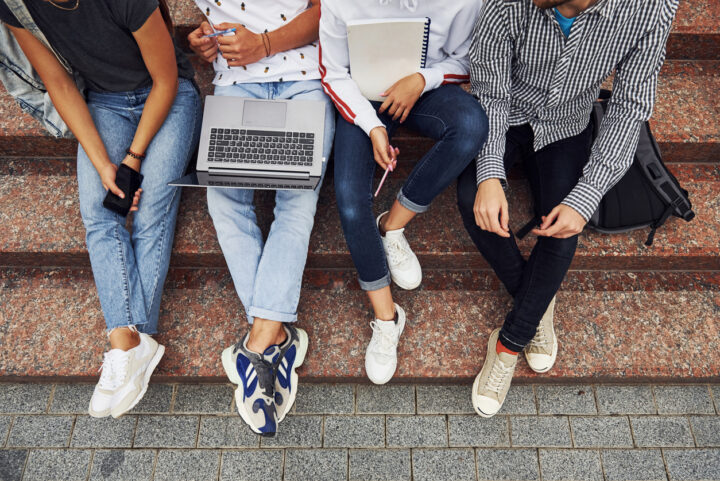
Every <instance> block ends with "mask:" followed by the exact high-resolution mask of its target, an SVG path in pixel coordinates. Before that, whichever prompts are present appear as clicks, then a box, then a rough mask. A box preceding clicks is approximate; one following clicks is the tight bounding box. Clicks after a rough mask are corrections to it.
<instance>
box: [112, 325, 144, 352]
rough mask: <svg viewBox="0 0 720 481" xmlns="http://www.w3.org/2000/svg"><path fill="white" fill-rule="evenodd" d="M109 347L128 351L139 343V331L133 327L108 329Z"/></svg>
mask: <svg viewBox="0 0 720 481" xmlns="http://www.w3.org/2000/svg"><path fill="white" fill-rule="evenodd" d="M108 337H109V338H110V349H120V350H121V351H129V350H130V349H132V348H134V347H137V346H138V345H139V344H140V333H138V331H137V329H135V328H134V327H132V328H131V327H117V328H115V329H113V330H112V331H110V335H109V336H108Z"/></svg>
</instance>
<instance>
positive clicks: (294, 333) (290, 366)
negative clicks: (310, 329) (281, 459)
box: [273, 325, 308, 423]
mask: <svg viewBox="0 0 720 481" xmlns="http://www.w3.org/2000/svg"><path fill="white" fill-rule="evenodd" d="M284 328H285V332H286V333H287V339H286V340H285V342H283V343H282V344H281V345H280V346H278V353H277V358H276V359H273V365H274V368H275V413H276V415H277V422H278V423H279V422H280V421H282V420H283V419H285V415H286V414H287V413H288V412H289V411H290V408H291V407H292V405H293V404H294V403H295V396H296V395H297V385H298V375H297V373H295V369H297V368H298V367H300V366H302V363H303V362H304V361H305V354H306V353H307V349H308V335H307V333H306V332H305V331H304V330H302V329H299V328H297V327H292V326H288V325H285V326H284Z"/></svg>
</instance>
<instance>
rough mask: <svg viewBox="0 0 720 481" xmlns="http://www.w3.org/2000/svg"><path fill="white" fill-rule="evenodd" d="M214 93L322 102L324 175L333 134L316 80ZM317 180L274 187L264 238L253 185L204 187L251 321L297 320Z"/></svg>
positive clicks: (331, 112) (332, 122) (329, 113)
mask: <svg viewBox="0 0 720 481" xmlns="http://www.w3.org/2000/svg"><path fill="white" fill-rule="evenodd" d="M215 95H221V96H234V97H245V98H258V99H302V100H320V101H323V102H325V134H324V135H325V136H324V144H323V157H325V159H326V161H325V164H324V165H323V177H324V175H325V169H326V167H327V159H328V158H329V157H330V150H331V148H332V143H333V135H334V133H335V108H334V107H333V105H332V103H331V102H330V99H328V98H327V97H326V96H325V93H324V92H323V90H322V86H321V85H320V81H319V80H311V81H300V82H270V83H254V84H236V85H228V86H218V87H215ZM321 185H322V179H321V182H320V184H318V186H317V188H316V189H315V190H314V191H292V190H278V191H277V192H276V194H275V211H274V214H275V219H274V221H273V223H272V227H271V228H270V233H269V234H268V238H267V241H265V242H263V236H262V233H261V232H260V228H259V227H258V224H257V217H256V216H255V206H254V204H253V196H254V191H253V190H246V189H218V188H209V189H208V192H207V199H208V210H209V211H210V216H211V217H212V219H213V222H214V224H215V230H216V231H217V235H218V240H219V241H220V247H221V248H222V251H223V254H224V255H225V261H226V262H227V264H228V268H229V269H230V274H231V275H232V278H233V282H234V284H235V289H236V290H237V293H238V295H239V296H240V300H241V301H242V303H243V305H244V306H245V312H246V314H247V317H248V321H249V322H250V324H252V323H253V320H254V319H255V318H256V317H257V318H261V319H268V320H271V321H278V322H295V321H297V306H298V302H299V300H300V287H301V284H302V276H303V270H304V269H305V261H306V260H307V253H308V245H309V243H310V233H311V231H312V228H313V223H314V220H315V208H316V205H317V200H318V194H319V191H320V186H321Z"/></svg>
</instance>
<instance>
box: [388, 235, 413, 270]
mask: <svg viewBox="0 0 720 481" xmlns="http://www.w3.org/2000/svg"><path fill="white" fill-rule="evenodd" d="M385 245H386V246H387V256H388V260H389V261H390V264H393V265H400V264H403V263H404V262H405V261H407V260H408V259H410V253H409V252H408V249H407V242H403V238H402V235H399V236H393V237H389V238H388V237H387V234H386V237H385Z"/></svg>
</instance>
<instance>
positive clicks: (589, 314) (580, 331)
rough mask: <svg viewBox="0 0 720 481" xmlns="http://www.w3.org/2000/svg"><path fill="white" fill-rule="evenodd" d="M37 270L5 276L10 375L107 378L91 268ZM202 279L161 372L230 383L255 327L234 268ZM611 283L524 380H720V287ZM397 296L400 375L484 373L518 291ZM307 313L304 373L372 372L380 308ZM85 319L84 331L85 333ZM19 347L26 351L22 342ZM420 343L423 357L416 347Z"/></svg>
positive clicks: (4, 368) (176, 315) (317, 306)
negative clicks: (226, 369)
mask: <svg viewBox="0 0 720 481" xmlns="http://www.w3.org/2000/svg"><path fill="white" fill-rule="evenodd" d="M2 272H6V271H2V270H0V273H2ZM11 272H15V271H11ZM33 272H34V271H31V272H30V273H29V275H28V276H26V277H25V276H21V275H17V272H15V275H14V276H8V278H5V279H4V280H3V281H2V286H3V288H2V289H0V305H3V306H5V308H4V309H3V310H2V316H3V320H2V322H1V323H0V325H3V326H4V327H3V329H2V330H0V346H2V348H1V349H0V375H5V376H89V377H92V376H96V375H97V368H98V367H99V365H100V361H101V358H102V351H103V350H104V349H105V347H106V344H105V338H104V336H103V335H102V332H103V328H104V323H103V321H102V317H101V313H100V311H99V306H98V301H97V298H96V295H95V292H94V287H93V281H92V277H91V275H90V273H89V271H87V270H80V271H71V272H70V273H67V272H65V273H64V274H63V272H64V271H53V272H54V273H55V274H56V275H53V272H46V273H41V274H45V275H38V273H37V272H35V273H34V274H33ZM72 272H75V274H76V275H70V274H72ZM606 275H607V274H606ZM191 276H192V274H190V273H188V274H187V275H186V279H188V280H187V283H186V284H185V286H186V287H182V286H183V284H176V285H172V284H173V283H172V282H171V283H170V285H169V286H168V288H167V289H166V290H165V295H164V298H163V305H162V313H161V319H160V332H161V334H160V335H159V336H158V340H159V341H160V342H161V343H163V344H164V345H165V346H166V348H167V349H166V353H165V357H164V358H163V360H162V362H161V363H160V365H159V367H158V370H157V373H158V374H159V375H161V376H168V377H173V378H178V377H181V378H197V377H209V378H220V379H223V378H224V373H223V371H222V367H221V363H220V351H221V350H222V349H223V348H224V347H227V346H229V345H230V344H232V343H233V342H235V340H236V336H237V332H238V331H239V330H244V329H246V324H245V320H244V318H243V316H242V315H241V312H242V307H241V305H240V302H239V301H238V300H237V298H236V295H235V292H234V290H233V288H232V285H231V283H230V282H229V281H228V279H227V276H219V277H218V278H214V277H212V276H207V277H201V279H200V280H199V281H198V280H195V281H193V280H190V277H191ZM0 279H2V278H0ZM620 279H622V275H621V277H620ZM680 282H682V281H680ZM603 285H605V286H606V287H610V288H611V290H596V289H595V287H594V284H593V283H592V282H589V283H587V284H583V283H571V284H570V290H562V291H561V292H560V293H559V295H558V303H557V307H556V314H555V319H556V329H557V334H558V336H559V339H560V343H561V344H560V354H559V356H558V360H557V363H556V366H555V368H554V369H553V370H552V371H551V372H550V373H548V374H546V375H544V376H537V375H535V374H533V373H532V372H531V371H530V370H529V369H528V368H527V366H526V364H525V362H524V361H521V362H520V363H519V366H518V371H517V374H516V376H517V377H518V378H520V379H528V378H537V379H547V378H557V379H560V378H564V379H576V380H579V379H583V378H584V379H587V378H593V379H595V380H597V379H614V380H624V379H638V378H674V379H678V378H690V377H694V378H700V379H701V378H717V377H719V376H720V357H719V356H720V354H719V353H720V349H718V348H719V347H720V336H718V332H720V316H719V315H718V312H719V307H718V306H720V291H718V288H717V287H715V288H714V289H708V290H703V289H702V288H698V289H692V288H690V290H683V289H682V288H681V287H680V286H682V284H680V285H676V286H669V287H668V288H667V289H666V288H664V287H663V286H662V285H657V286H655V287H654V288H652V289H650V290H635V289H634V288H633V287H632V286H631V287H630V289H629V290H623V284H622V282H621V281H620V280H619V279H615V280H606V281H605V282H600V283H598V287H602V286H603ZM688 285H691V283H688ZM396 294H397V302H398V303H399V304H400V305H402V306H404V307H405V309H406V310H407V312H408V325H407V328H406V331H405V334H404V335H403V338H402V340H401V342H400V345H399V364H398V370H397V374H396V380H398V381H401V380H412V379H417V378H426V379H434V380H452V381H453V382H458V381H459V380H470V379H471V378H473V377H474V376H475V375H476V374H477V372H478V371H479V369H480V367H481V360H482V359H483V357H484V355H485V346H486V342H487V336H488V335H489V333H490V332H491V330H492V329H493V328H494V327H496V326H498V325H500V322H501V319H502V318H503V316H504V313H505V310H506V309H507V302H508V297H507V295H506V294H505V293H504V292H502V291H500V290H497V289H496V288H491V289H482V290H464V289H462V288H453V289H448V290H419V291H416V292H396ZM299 317H300V326H302V327H303V328H304V329H306V330H307V331H308V334H309V336H310V351H309V353H308V356H307V358H306V360H305V364H304V365H303V367H302V368H301V369H300V370H299V373H300V375H301V376H302V377H303V378H305V379H316V380H317V379H336V380H341V379H342V380H347V379H348V378H357V379H364V378H365V376H364V369H363V359H364V352H365V347H366V343H367V342H368V340H369V339H370V334H371V330H370V327H369V326H368V323H369V321H370V320H371V315H370V310H369V305H368V302H367V300H366V296H365V294H364V293H363V292H362V291H359V290H355V289H346V288H343V287H340V288H337V289H332V288H326V289H321V288H308V289H305V290H304V291H303V293H302V297H301V302H300V308H299ZM78 326H82V329H83V332H84V333H85V335H83V336H77V335H76V329H77V327H78ZM69 339H72V342H73V346H72V348H69V347H68V345H67V341H68V340H69ZM14 345H23V346H25V348H24V349H13V348H12V346H14ZM420 350H422V352H423V356H417V355H416V353H417V352H419V351H420Z"/></svg>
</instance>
